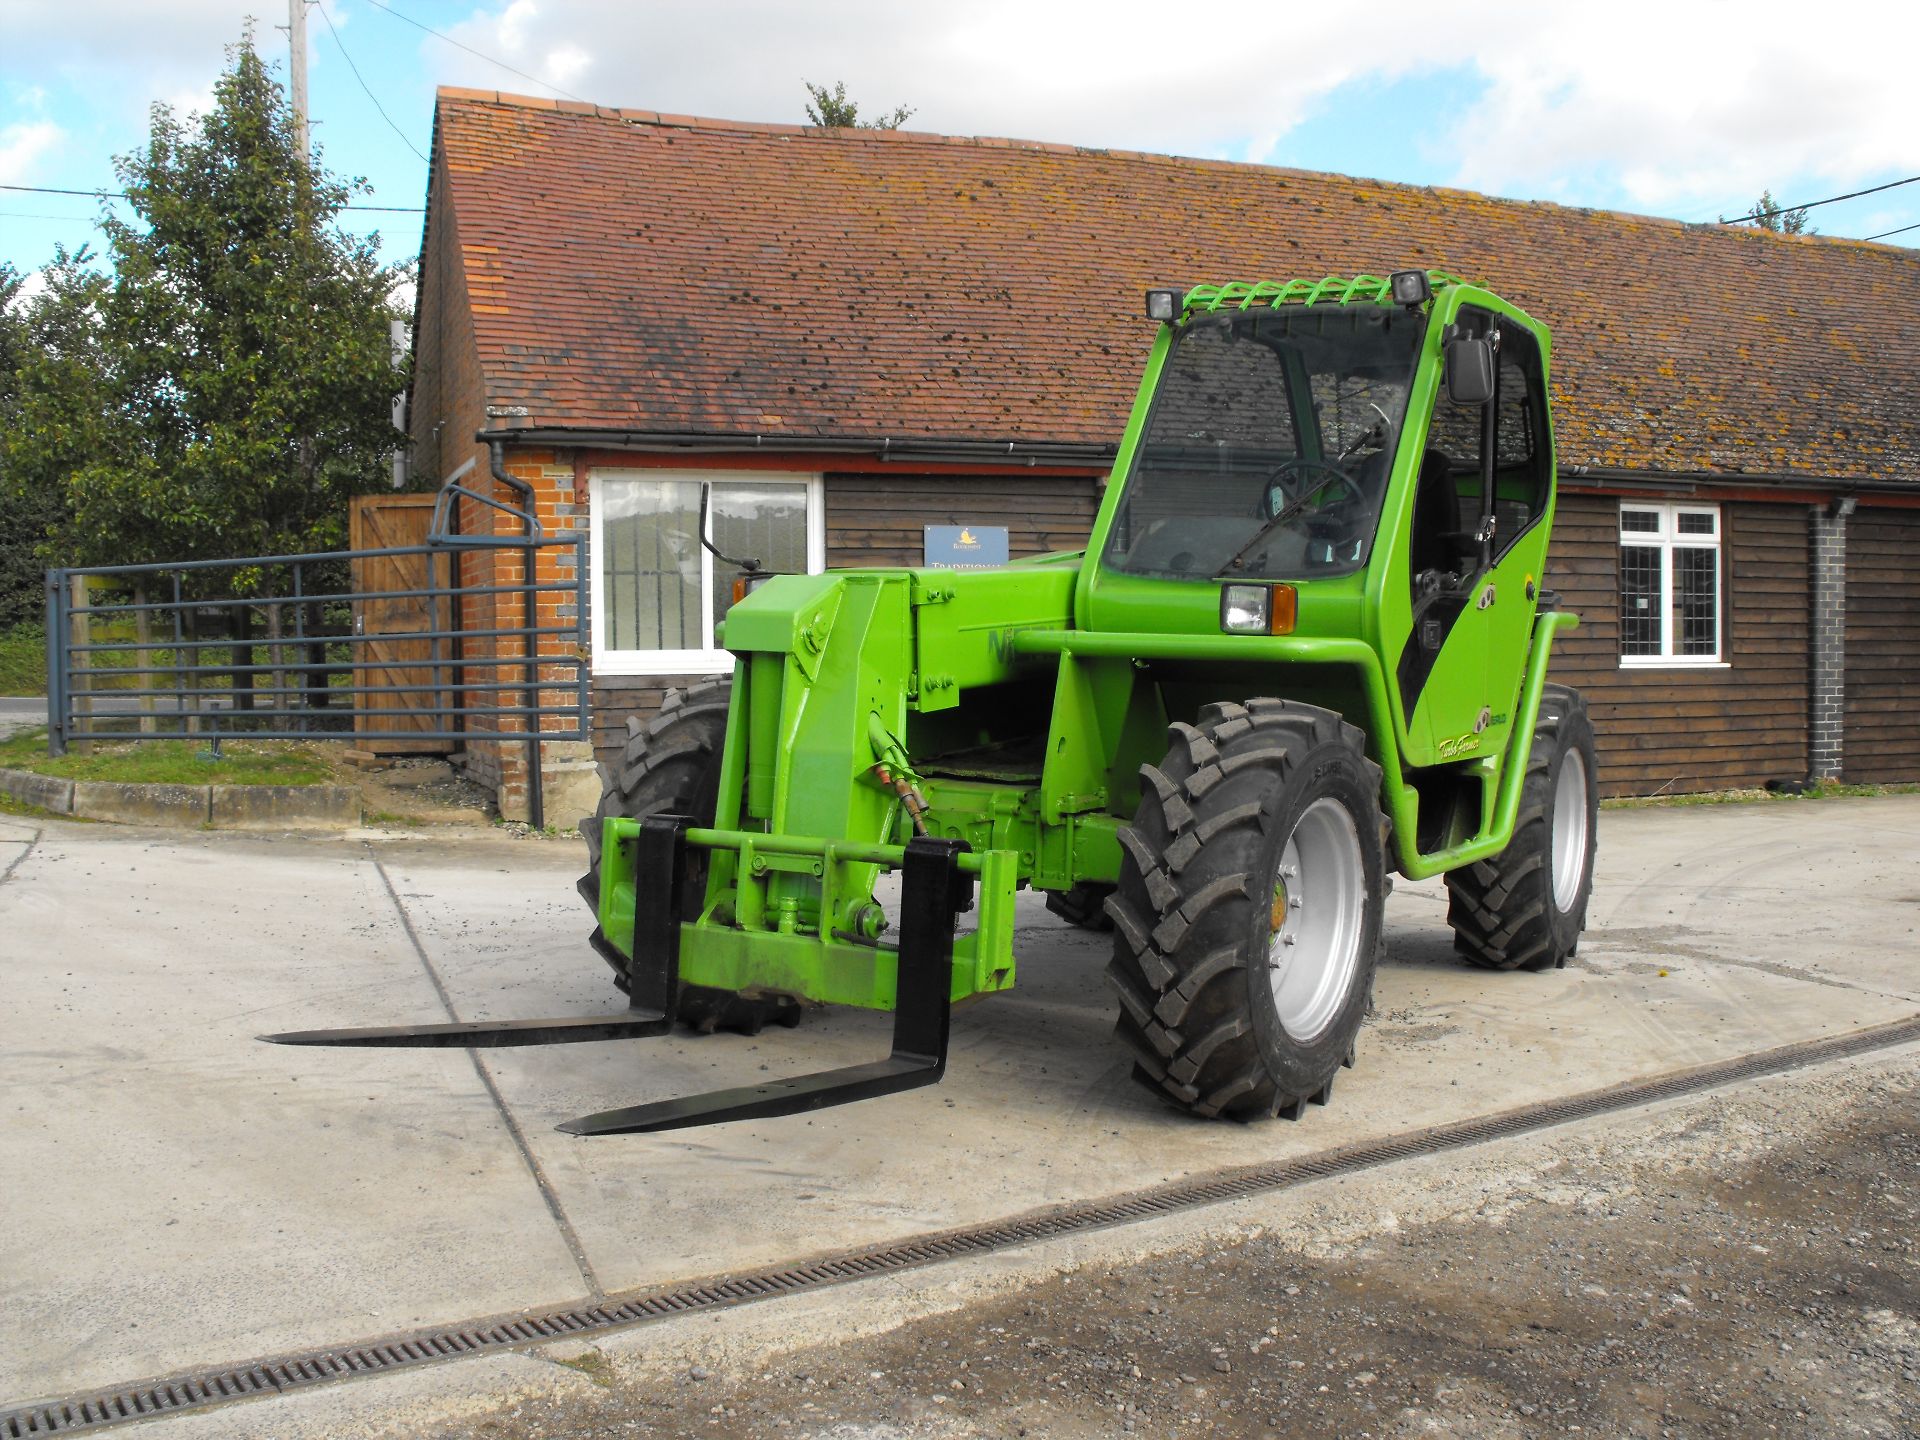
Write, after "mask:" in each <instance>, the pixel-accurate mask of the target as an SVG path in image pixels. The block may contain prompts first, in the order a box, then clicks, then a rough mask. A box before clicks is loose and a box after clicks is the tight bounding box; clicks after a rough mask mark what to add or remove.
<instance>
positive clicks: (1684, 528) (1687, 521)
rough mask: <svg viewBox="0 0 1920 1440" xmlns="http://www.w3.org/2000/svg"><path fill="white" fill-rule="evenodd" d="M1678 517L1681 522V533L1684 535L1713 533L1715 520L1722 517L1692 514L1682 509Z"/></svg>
mask: <svg viewBox="0 0 1920 1440" xmlns="http://www.w3.org/2000/svg"><path fill="white" fill-rule="evenodd" d="M1676 518H1677V519H1678V520H1679V522H1680V533H1681V534H1682V535H1711V534H1713V532H1714V529H1715V523H1714V522H1715V521H1717V520H1718V519H1719V518H1720V517H1719V516H1717V515H1700V514H1691V515H1690V514H1688V513H1687V512H1685V511H1682V512H1681V513H1680V514H1679V516H1678V517H1676Z"/></svg>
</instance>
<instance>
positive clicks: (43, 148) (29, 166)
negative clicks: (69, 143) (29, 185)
mask: <svg viewBox="0 0 1920 1440" xmlns="http://www.w3.org/2000/svg"><path fill="white" fill-rule="evenodd" d="M65 133H66V132H64V131H63V130H61V128H60V127H59V126H58V125H56V124H54V123H53V122H52V121H51V120H30V121H22V122H20V123H18V124H14V125H9V126H7V127H6V128H5V129H0V184H6V185H19V184H22V183H24V182H25V181H26V180H27V179H28V178H30V177H31V176H32V175H33V174H34V167H35V166H36V165H37V164H38V163H39V161H40V159H41V157H42V156H44V155H46V154H47V153H48V152H49V151H51V150H52V149H53V148H54V146H56V145H58V144H59V143H60V140H61V138H62V136H63V135H64V134H65Z"/></svg>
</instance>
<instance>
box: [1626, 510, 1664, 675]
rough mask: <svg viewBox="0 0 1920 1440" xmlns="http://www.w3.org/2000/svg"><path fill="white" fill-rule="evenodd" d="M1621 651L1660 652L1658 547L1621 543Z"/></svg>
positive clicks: (1634, 652) (1655, 653) (1643, 653)
mask: <svg viewBox="0 0 1920 1440" xmlns="http://www.w3.org/2000/svg"><path fill="white" fill-rule="evenodd" d="M1623 518H1624V517H1623ZM1620 653H1621V654H1622V655H1658V654H1659V653H1660V551H1659V550H1658V549H1657V548H1656V547H1654V546H1651V545H1622V546H1621V547H1620Z"/></svg>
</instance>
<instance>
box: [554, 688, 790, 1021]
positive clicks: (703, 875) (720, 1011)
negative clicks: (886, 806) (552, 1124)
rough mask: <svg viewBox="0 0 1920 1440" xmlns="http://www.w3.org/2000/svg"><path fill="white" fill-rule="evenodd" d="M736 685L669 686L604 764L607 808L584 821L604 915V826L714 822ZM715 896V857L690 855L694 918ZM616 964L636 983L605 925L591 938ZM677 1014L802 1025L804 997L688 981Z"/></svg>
mask: <svg viewBox="0 0 1920 1440" xmlns="http://www.w3.org/2000/svg"><path fill="white" fill-rule="evenodd" d="M732 690H733V682H732V681H731V680H729V679H727V678H726V677H725V676H719V677H716V678H714V679H712V680H702V681H700V682H699V683H698V684H695V685H690V686H688V687H687V688H686V689H684V690H669V691H668V692H667V698H666V700H665V701H664V702H663V703H662V704H661V706H660V711H659V713H658V714H657V715H655V716H654V717H653V718H652V719H651V720H648V721H646V722H644V723H643V722H642V721H640V720H639V719H638V718H633V719H629V720H628V721H627V743H626V745H625V746H624V747H623V749H622V751H621V754H620V763H619V765H618V766H617V767H615V768H614V769H611V770H609V769H608V768H607V767H606V766H604V765H603V766H601V767H600V779H601V794H600V807H599V809H598V810H596V811H595V812H594V813H593V814H592V815H589V816H587V817H586V818H585V819H583V820H582V821H581V822H580V834H581V835H582V837H583V838H584V839H585V840H586V842H587V873H586V874H585V875H582V876H581V877H580V883H579V887H578V888H579V891H580V894H581V896H582V897H583V898H584V899H585V900H586V902H587V905H588V907H589V908H590V909H592V910H593V911H594V913H595V914H596V915H597V914H598V913H599V909H600V831H601V822H602V821H604V820H605V819H606V818H607V817H608V816H610V815H611V816H618V817H621V818H623V819H628V820H639V819H642V818H644V817H645V816H648V815H661V814H665V815H690V816H692V817H694V818H695V819H696V820H699V821H701V822H703V823H710V822H711V821H712V820H713V817H714V813H715V811H716V809H717V808H718V798H719V793H720V755H721V750H722V748H723V747H724V745H725V744H726V738H727V705H728V701H729V699H730V698H731V694H732ZM706 894H707V857H706V852H705V851H702V850H695V851H692V852H691V853H690V854H689V855H688V856H687V866H686V888H685V890H684V891H683V892H682V895H681V907H682V910H683V912H684V913H685V914H687V915H689V916H691V915H693V914H695V913H697V912H698V910H699V908H700V906H701V904H702V903H703V902H704V901H705V899H706ZM589 939H590V941H591V943H592V945H593V948H594V949H595V950H597V951H599V952H600V956H601V958H602V959H604V960H605V961H606V962H607V964H608V965H609V966H611V967H612V969H613V982H614V984H615V985H617V986H619V987H620V989H621V990H622V991H623V992H624V991H625V990H627V988H628V981H627V957H626V956H625V955H623V954H622V953H621V952H620V951H619V950H618V949H617V948H616V947H615V946H614V944H613V942H612V941H610V940H608V939H607V937H606V934H605V932H604V931H602V930H601V928H600V927H599V926H598V925H595V926H594V927H593V934H592V935H591V936H590V937H589ZM674 1015H675V1018H677V1019H678V1020H679V1021H680V1022H681V1023H682V1024H684V1025H687V1026H690V1027H691V1028H693V1029H694V1030H697V1031H699V1032H701V1033H702V1034H709V1035H710V1034H712V1033H713V1032H714V1031H715V1030H738V1031H740V1032H741V1033H743V1034H747V1035H757V1034H759V1033H760V1031H761V1029H762V1028H763V1027H765V1026H766V1025H767V1024H768V1023H769V1022H772V1023H775V1024H780V1025H797V1024H799V1023H800V1002H799V1001H798V1000H796V999H794V998H793V997H792V996H790V995H740V994H736V993H735V992H733V991H731V990H716V989H713V988H712V987H710V986H706V985H689V984H687V983H685V982H684V981H683V982H681V985H680V990H679V995H678V999H677V1001H676V1004H675V1006H674Z"/></svg>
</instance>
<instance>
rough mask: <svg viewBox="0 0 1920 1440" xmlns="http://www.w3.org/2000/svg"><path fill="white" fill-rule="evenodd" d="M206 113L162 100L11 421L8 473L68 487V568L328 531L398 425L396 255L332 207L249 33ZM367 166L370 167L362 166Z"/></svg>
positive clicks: (225, 549)
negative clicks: (385, 264)
mask: <svg viewBox="0 0 1920 1440" xmlns="http://www.w3.org/2000/svg"><path fill="white" fill-rule="evenodd" d="M229 58H230V65H229V68H228V69H227V71H226V72H225V73H224V74H223V75H222V76H221V77H220V80H219V83H218V84H217V85H216V87H215V91H214V102H215V103H214V106H213V108H212V110H211V111H210V112H209V113H208V114H206V115H205V116H203V117H193V118H191V119H188V120H183V119H181V118H180V117H178V116H176V115H175V114H174V112H173V111H172V110H171V109H170V108H169V107H167V106H164V105H156V106H155V107H154V109H153V112H152V122H151V130H150V136H149V140H148V143H147V146H146V148H145V149H144V150H143V151H140V152H137V153H135V154H132V155H127V156H122V157H121V158H120V159H119V160H118V161H117V162H116V170H117V173H118V175H119V177H120V181H121V184H122V186H123V188H124V189H125V191H126V194H127V198H128V200H129V202H130V204H131V207H132V209H133V211H134V214H135V217H136V218H135V219H134V220H132V221H125V220H121V219H119V218H116V217H115V216H114V215H113V214H111V213H110V212H109V213H106V214H105V215H104V216H103V224H102V228H103V229H104V231H105V233H106V237H107V246H108V257H109V259H110V261H111V267H112V273H111V275H110V276H106V277H101V276H97V275H94V274H92V272H91V271H90V270H88V269H87V267H86V266H84V265H83V264H82V263H80V261H79V258H78V257H70V256H62V257H60V258H59V259H57V260H56V263H55V265H54V266H52V267H50V269H49V271H48V272H47V280H48V288H47V291H46V293H45V294H44V295H43V296H41V297H40V298H39V300H38V301H36V302H35V304H34V305H32V306H31V307H30V329H33V330H34V335H33V340H34V344H33V346H32V347H31V348H32V353H30V354H29V356H28V358H27V360H26V361H25V363H24V364H23V365H20V366H18V367H16V375H17V386H16V389H17V393H16V395H15V396H14V399H13V402H12V408H13V416H12V418H11V419H10V421H9V423H7V424H6V425H5V426H4V427H0V466H4V470H5V480H6V484H7V486H8V488H10V489H11V490H13V491H15V492H16V493H18V492H19V491H21V490H22V489H32V488H39V487H44V488H48V489H51V490H53V491H55V492H57V493H59V495H60V496H61V506H60V515H59V518H58V523H57V524H56V526H55V527H54V531H53V534H52V537H51V545H50V547H49V548H50V550H51V551H52V552H54V553H55V554H56V555H57V557H58V559H59V560H60V561H62V562H64V563H68V564H105V563H115V562H129V563H131V562H140V561H150V560H187V559H205V558H219V557H224V556H232V555H246V554H274V553H284V552H287V551H297V550H313V549H327V548H332V547H335V546H338V545H340V544H341V543H343V542H344V539H345V535H346V523H347V503H346V502H347V497H348V496H350V495H353V494H355V493H357V492H360V491H363V490H369V489H375V488H381V487H384V486H385V485H386V483H387V477H388V470H387V466H388V457H389V455H390V454H391V452H392V450H393V448H394V446H395V444H396V443H397V442H398V438H399V437H398V436H397V435H396V434H395V432H394V429H393V422H392V397H393V394H394V392H395V391H396V390H397V389H398V388H399V387H400V386H401V385H402V384H403V383H404V376H402V375H400V374H398V373H396V372H395V370H394V369H393V365H392V360H391V355H390V350H389V340H388V322H389V320H390V318H392V315H393V313H394V312H393V310H392V307H391V305H390V304H389V301H388V291H389V287H390V285H391V283H392V276H391V274H390V272H388V271H386V270H385V269H383V268H382V267H381V265H380V264H379V263H378V261H377V260H376V258H375V242H374V241H373V240H370V239H369V240H362V239H360V238H358V237H355V236H352V235H349V234H346V233H345V232H343V231H342V230H341V229H340V228H339V227H338V226H337V225H336V224H335V223H334V220H335V217H336V215H337V214H338V212H339V210H340V208H341V207H342V206H343V205H345V204H346V203H347V200H348V198H349V196H350V194H351V193H352V188H353V187H352V186H350V185H349V184H347V183H345V182H342V181H340V180H338V179H336V178H334V177H332V176H331V175H329V174H327V173H326V172H325V171H323V170H321V169H318V168H317V167H314V166H310V165H309V163H308V162H307V159H306V157H305V156H304V155H303V154H302V153H301V151H300V148H299V143H298V141H297V139H296V138H295V132H294V126H293V117H292V114H291V112H290V110H289V108H288V106H287V104H286V102H285V99H284V96H283V94H282V91H281V89H280V87H279V85H277V84H276V83H275V82H274V80H273V78H272V77H271V75H269V74H268V72H267V69H266V67H265V66H264V65H263V64H262V63H261V60H260V57H259V55H258V54H257V53H256V52H255V50H254V48H253V37H252V33H251V31H249V32H248V33H247V34H246V35H244V36H243V38H242V40H241V42H240V43H239V44H238V45H237V46H235V47H234V48H233V49H232V50H231V51H230V52H229ZM356 183H357V182H356Z"/></svg>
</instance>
